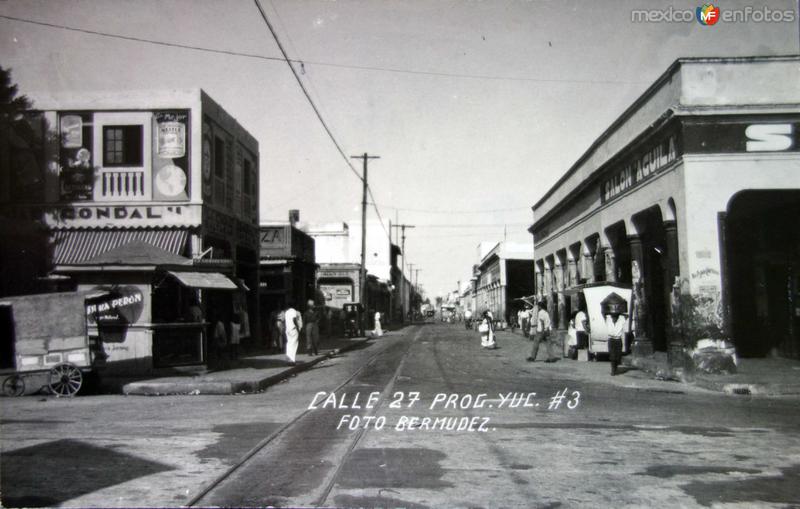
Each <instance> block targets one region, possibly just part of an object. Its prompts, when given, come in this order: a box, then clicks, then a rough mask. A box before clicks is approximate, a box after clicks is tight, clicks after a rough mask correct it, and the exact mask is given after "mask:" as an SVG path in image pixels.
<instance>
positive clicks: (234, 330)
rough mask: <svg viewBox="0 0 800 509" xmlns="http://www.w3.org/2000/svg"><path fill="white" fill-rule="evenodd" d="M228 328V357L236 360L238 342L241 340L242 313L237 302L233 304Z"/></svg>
mask: <svg viewBox="0 0 800 509" xmlns="http://www.w3.org/2000/svg"><path fill="white" fill-rule="evenodd" d="M229 329H230V335H229V337H228V343H229V344H230V354H231V355H230V357H231V360H237V359H238V358H239V343H241V340H242V315H241V311H240V310H239V305H238V304H234V305H233V312H232V313H231V319H230V322H229Z"/></svg>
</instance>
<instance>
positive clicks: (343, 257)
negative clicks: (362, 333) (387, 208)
mask: <svg viewBox="0 0 800 509" xmlns="http://www.w3.org/2000/svg"><path fill="white" fill-rule="evenodd" d="M306 231H307V233H308V234H309V235H310V236H311V237H312V238H313V239H314V241H315V243H316V253H317V263H318V264H319V272H318V275H317V285H318V286H319V289H320V291H321V292H322V295H323V296H324V298H325V303H326V304H327V305H328V306H331V307H333V308H337V309H341V307H342V305H344V304H345V303H347V302H356V303H362V304H364V303H363V302H361V301H362V296H361V295H362V294H361V288H362V286H361V285H362V284H366V285H367V288H366V290H367V302H366V305H365V309H366V310H367V312H368V317H369V319H370V320H372V319H373V317H374V313H375V311H380V313H381V315H382V316H383V317H384V322H383V323H384V324H386V323H388V322H387V320H390V319H393V318H394V317H393V308H394V304H395V301H399V300H400V299H401V298H402V297H401V294H400V290H399V286H398V285H395V283H394V281H395V280H399V270H398V269H397V255H398V254H399V248H397V246H395V245H394V244H391V243H390V242H389V239H388V238H387V237H386V234H385V232H384V230H383V228H382V227H381V226H380V224H379V223H377V222H368V223H367V244H366V257H365V262H366V269H367V279H366V281H365V282H362V281H361V272H360V271H361V263H360V260H361V225H360V224H357V225H355V226H354V227H352V228H351V227H350V226H349V225H348V224H347V223H329V224H321V225H309V226H307V227H306ZM370 323H371V322H370Z"/></svg>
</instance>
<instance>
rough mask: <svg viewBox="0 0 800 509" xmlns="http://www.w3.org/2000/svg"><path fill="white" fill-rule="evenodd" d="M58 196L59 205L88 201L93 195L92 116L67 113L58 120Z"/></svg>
mask: <svg viewBox="0 0 800 509" xmlns="http://www.w3.org/2000/svg"><path fill="white" fill-rule="evenodd" d="M59 138H60V145H61V147H60V150H59V163H60V164H59V166H60V172H59V196H60V198H61V200H62V201H85V200H91V199H92V198H93V194H94V180H95V169H94V156H93V154H92V149H93V146H92V143H93V135H92V114H91V113H68V114H64V115H61V117H60V119H59Z"/></svg>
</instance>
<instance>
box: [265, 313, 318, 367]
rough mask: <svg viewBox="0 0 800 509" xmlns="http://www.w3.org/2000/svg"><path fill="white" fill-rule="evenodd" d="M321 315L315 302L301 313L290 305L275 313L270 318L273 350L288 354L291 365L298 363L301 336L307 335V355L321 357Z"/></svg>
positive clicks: (270, 338) (270, 337)
mask: <svg viewBox="0 0 800 509" xmlns="http://www.w3.org/2000/svg"><path fill="white" fill-rule="evenodd" d="M320 318H321V314H320V311H319V309H318V308H317V307H316V305H315V303H314V301H313V300H309V301H308V303H307V306H306V310H305V312H303V313H300V311H298V310H297V309H295V308H294V306H293V305H292V303H289V305H288V306H287V308H286V309H285V310H283V311H274V312H273V313H272V315H271V316H270V330H269V341H270V346H271V347H272V348H275V349H278V350H280V351H282V352H285V353H286V357H287V358H288V359H289V364H292V365H294V364H296V363H297V350H298V348H299V347H300V336H301V334H304V335H305V338H306V353H308V354H309V355H319V322H320Z"/></svg>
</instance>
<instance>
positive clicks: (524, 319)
mask: <svg viewBox="0 0 800 509" xmlns="http://www.w3.org/2000/svg"><path fill="white" fill-rule="evenodd" d="M517 319H518V320H519V328H520V329H522V335H523V336H524V337H526V338H527V337H529V336H530V325H529V323H530V320H531V307H530V306H529V305H527V304H525V307H524V308H523V309H520V310H519V316H518V317H517Z"/></svg>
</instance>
